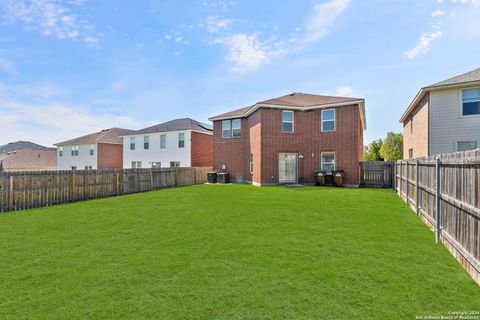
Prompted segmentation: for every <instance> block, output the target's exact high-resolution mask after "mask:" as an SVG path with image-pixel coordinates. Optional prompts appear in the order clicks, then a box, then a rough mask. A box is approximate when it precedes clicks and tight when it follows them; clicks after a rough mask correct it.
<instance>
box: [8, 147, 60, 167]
mask: <svg viewBox="0 0 480 320" xmlns="http://www.w3.org/2000/svg"><path fill="white" fill-rule="evenodd" d="M55 154H56V149H55V148H47V147H44V146H41V145H39V144H36V143H32V142H30V141H17V142H11V143H8V144H6V145H3V146H0V172H1V171H43V170H56V169H57V157H56V155H55Z"/></svg>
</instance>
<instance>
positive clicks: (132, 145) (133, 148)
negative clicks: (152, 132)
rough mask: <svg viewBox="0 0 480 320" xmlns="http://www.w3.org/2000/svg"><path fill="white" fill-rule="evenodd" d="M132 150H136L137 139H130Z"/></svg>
mask: <svg viewBox="0 0 480 320" xmlns="http://www.w3.org/2000/svg"><path fill="white" fill-rule="evenodd" d="M130 150H135V137H130Z"/></svg>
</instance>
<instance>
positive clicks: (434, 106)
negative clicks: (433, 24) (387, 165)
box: [400, 68, 480, 158]
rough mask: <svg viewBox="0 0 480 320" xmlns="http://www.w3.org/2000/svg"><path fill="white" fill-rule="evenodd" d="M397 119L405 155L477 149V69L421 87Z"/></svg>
mask: <svg viewBox="0 0 480 320" xmlns="http://www.w3.org/2000/svg"><path fill="white" fill-rule="evenodd" d="M400 122H401V123H403V133H404V144H403V154H404V157H405V158H416V157H422V156H430V155H435V154H440V153H448V152H456V151H466V150H471V149H477V148H480V68H479V69H476V70H473V71H470V72H467V73H465V74H462V75H459V76H456V77H453V78H451V79H448V80H445V81H441V82H438V83H435V84H433V85H430V86H428V87H425V88H422V89H421V90H420V91H419V93H418V94H417V96H416V97H415V99H414V100H413V101H412V103H411V104H410V105H409V107H408V108H407V110H406V111H405V113H404V114H403V116H402V118H401V119H400Z"/></svg>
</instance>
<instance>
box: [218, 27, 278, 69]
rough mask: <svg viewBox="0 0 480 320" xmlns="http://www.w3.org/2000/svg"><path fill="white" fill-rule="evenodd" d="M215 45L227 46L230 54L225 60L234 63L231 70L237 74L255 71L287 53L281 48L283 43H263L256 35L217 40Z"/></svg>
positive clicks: (236, 35) (237, 35)
mask: <svg viewBox="0 0 480 320" xmlns="http://www.w3.org/2000/svg"><path fill="white" fill-rule="evenodd" d="M213 43H215V44H223V45H225V46H226V48H227V50H228V52H227V55H226V57H225V59H226V60H227V61H230V62H232V63H233V66H232V67H231V69H230V70H231V71H232V72H235V73H246V72H251V71H255V70H257V69H259V68H260V67H261V66H263V65H265V64H267V63H269V62H270V61H271V59H272V58H273V57H275V56H278V55H282V54H285V53H286V50H285V49H282V48H281V46H282V44H281V42H278V41H277V42H276V41H274V39H272V40H271V41H265V42H262V41H260V40H259V38H258V35H257V34H255V33H254V34H250V35H247V34H235V35H233V36H230V37H226V38H220V39H217V40H215V41H214V42H213Z"/></svg>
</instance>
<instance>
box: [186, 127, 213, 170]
mask: <svg viewBox="0 0 480 320" xmlns="http://www.w3.org/2000/svg"><path fill="white" fill-rule="evenodd" d="M191 142H192V148H191V159H192V160H191V161H192V162H191V165H192V167H211V166H213V135H211V134H207V133H199V132H195V131H192V141H191Z"/></svg>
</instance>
